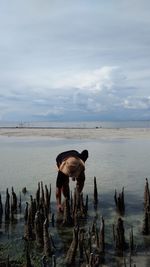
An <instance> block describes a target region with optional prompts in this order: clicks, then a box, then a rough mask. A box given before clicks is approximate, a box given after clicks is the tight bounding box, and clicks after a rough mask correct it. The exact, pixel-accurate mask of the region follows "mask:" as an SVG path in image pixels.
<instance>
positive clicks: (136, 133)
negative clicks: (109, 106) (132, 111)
mask: <svg viewBox="0 0 150 267" xmlns="http://www.w3.org/2000/svg"><path fill="white" fill-rule="evenodd" d="M1 136H5V137H38V138H40V137H42V138H44V137H45V138H65V139H116V138H117V139H118V138H120V139H133V138H136V139H137V138H139V139H142V138H144V139H150V128H88V129H87V128H13V127H12V128H0V137H1Z"/></svg>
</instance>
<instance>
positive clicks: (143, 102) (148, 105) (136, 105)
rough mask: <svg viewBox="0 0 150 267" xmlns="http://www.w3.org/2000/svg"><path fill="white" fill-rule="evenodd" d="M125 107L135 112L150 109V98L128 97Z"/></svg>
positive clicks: (124, 103)
mask: <svg viewBox="0 0 150 267" xmlns="http://www.w3.org/2000/svg"><path fill="white" fill-rule="evenodd" d="M123 107H124V108H126V109H133V110H145V109H150V96H148V97H137V96H136V97H128V98H127V99H125V100H124V102H123Z"/></svg>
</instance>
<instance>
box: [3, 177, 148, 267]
mask: <svg viewBox="0 0 150 267" xmlns="http://www.w3.org/2000/svg"><path fill="white" fill-rule="evenodd" d="M23 192H24V194H25V193H26V189H25V188H24V190H23ZM114 201H115V205H116V210H117V212H118V214H119V215H120V216H118V220H117V224H116V225H113V227H112V228H113V229H112V231H113V241H114V249H115V252H116V255H119V256H123V255H124V251H125V250H126V249H127V247H128V248H129V250H130V253H131V255H132V253H133V252H134V248H135V245H134V237H133V229H131V232H130V240H129V244H128V245H127V242H126V240H125V229H124V222H123V219H122V218H123V215H124V213H125V201H124V188H123V189H122V192H121V193H119V195H118V194H117V191H116V190H115V194H114ZM93 202H94V207H95V208H97V205H98V191H97V182H96V177H94V199H93ZM18 209H19V210H20V213H21V212H22V200H21V194H20V197H19V201H18V199H17V196H16V193H15V192H14V189H13V188H12V192H11V196H10V194H9V192H8V189H7V190H6V200H5V204H4V205H3V203H2V199H1V195H0V223H2V221H3V218H4V221H5V223H8V222H9V223H10V222H12V221H13V220H14V214H15V213H17V212H18ZM23 212H24V233H23V239H24V240H25V242H26V244H29V243H30V241H35V242H36V244H37V246H39V247H40V248H41V249H42V250H43V258H42V259H41V266H42V267H50V266H52V267H56V266H57V260H56V250H57V247H56V246H55V240H53V238H52V235H51V233H50V225H52V226H53V227H55V222H56V221H55V214H54V213H52V212H51V185H50V187H49V188H48V187H47V185H45V186H43V183H42V182H41V183H38V188H37V191H36V194H35V197H33V196H30V201H29V202H26V205H25V209H24V211H23ZM87 216H88V195H87V196H86V198H85V199H84V198H83V194H82V193H79V192H78V190H77V189H76V188H75V190H74V193H73V194H72V193H71V197H70V199H65V200H64V211H63V213H62V214H61V220H60V221H59V223H60V224H61V225H62V227H72V229H73V237H72V242H71V244H70V246H69V247H68V251H67V252H66V255H64V262H65V264H66V266H76V265H75V264H76V261H78V266H82V267H98V266H101V264H103V263H104V262H105V252H106V251H105V250H106V246H105V245H106V244H105V220H104V218H103V217H101V220H100V222H99V225H97V223H94V222H93V224H92V225H91V227H89V229H88V230H85V228H84V227H83V225H82V223H81V221H82V222H83V221H84V220H86V219H87ZM142 233H143V234H144V235H149V234H150V193H149V184H148V179H147V178H146V185H145V191H144V220H143V230H142ZM3 266H11V262H9V260H8V259H7V264H6V265H3ZM24 266H25V267H31V266H32V267H33V266H34V263H33V262H32V258H31V257H30V252H29V249H28V245H27V246H26V264H25V265H24ZM124 266H127V265H126V263H124ZM130 266H132V265H131V262H130ZM134 266H136V265H135V264H134ZM35 267H36V266H35Z"/></svg>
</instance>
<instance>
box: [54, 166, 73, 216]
mask: <svg viewBox="0 0 150 267" xmlns="http://www.w3.org/2000/svg"><path fill="white" fill-rule="evenodd" d="M61 193H63V195H64V197H67V198H69V197H70V193H69V177H68V176H67V175H65V174H64V173H62V172H61V171H58V175H57V180H56V201H57V209H58V210H60V211H61V210H62V209H63V208H62V204H61Z"/></svg>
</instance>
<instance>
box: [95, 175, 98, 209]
mask: <svg viewBox="0 0 150 267" xmlns="http://www.w3.org/2000/svg"><path fill="white" fill-rule="evenodd" d="M97 204H98V192H97V182H96V177H95V176H94V206H95V207H96V206H97Z"/></svg>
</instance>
